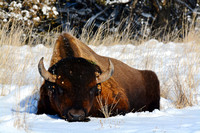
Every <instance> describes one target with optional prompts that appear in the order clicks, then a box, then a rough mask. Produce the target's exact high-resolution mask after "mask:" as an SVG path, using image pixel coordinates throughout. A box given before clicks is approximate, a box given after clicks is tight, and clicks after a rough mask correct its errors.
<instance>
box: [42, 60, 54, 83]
mask: <svg viewBox="0 0 200 133" xmlns="http://www.w3.org/2000/svg"><path fill="white" fill-rule="evenodd" d="M43 59H44V57H42V58H41V59H40V61H39V63H38V70H39V73H40V75H41V76H42V77H43V78H44V79H45V80H47V81H50V82H52V83H55V82H56V75H53V74H51V73H50V72H49V71H47V70H46V69H45V67H44V63H43Z"/></svg>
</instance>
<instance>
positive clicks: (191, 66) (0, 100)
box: [0, 40, 200, 133]
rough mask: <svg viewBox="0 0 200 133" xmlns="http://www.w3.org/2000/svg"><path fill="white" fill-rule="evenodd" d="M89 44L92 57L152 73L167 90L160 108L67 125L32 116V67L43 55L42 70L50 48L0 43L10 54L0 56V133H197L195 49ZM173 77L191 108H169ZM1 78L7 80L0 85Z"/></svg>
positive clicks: (199, 91)
mask: <svg viewBox="0 0 200 133" xmlns="http://www.w3.org/2000/svg"><path fill="white" fill-rule="evenodd" d="M89 46H90V47H91V48H92V49H93V50H94V51H95V52H97V53H98V54H100V55H104V56H109V57H113V58H116V59H119V60H121V61H123V62H124V63H127V64H128V65H130V66H131V67H134V68H137V69H150V70H153V71H155V72H156V74H157V75H158V77H159V80H160V84H161V91H162V90H164V89H165V88H166V87H168V89H169V92H168V93H169V94H168V97H167V98H164V97H162V98H161V104H160V106H161V110H154V111H153V112H138V113H128V114H127V115H125V116H121V115H118V116H115V117H110V118H90V119H91V120H90V121H89V122H73V123H69V122H67V121H64V120H62V119H60V118H58V117H57V116H50V115H45V114H43V115H36V114H35V113H36V111H37V101H38V99H39V91H38V89H39V87H40V85H41V84H42V82H43V80H42V78H41V77H40V75H39V73H38V70H37V63H38V61H39V60H40V58H41V57H44V65H45V67H46V68H48V64H49V62H50V59H51V55H52V51H53V50H52V48H47V47H45V46H43V45H42V44H39V45H36V46H35V47H30V46H27V45H26V46H8V45H2V46H0V51H10V54H9V55H2V56H0V59H2V60H3V59H4V60H6V62H5V63H7V64H6V67H3V66H4V65H5V64H3V63H2V64H0V94H1V96H0V132H6V133H13V132H16V133H17V132H19V133H22V132H34V133H42V132H50V133H54V132H60V133H62V132H63V133H64V132H70V133H73V132H82V133H86V132H87V133H88V132H107V133H118V132H119V133H121V132H123V133H134V132H135V133H138V132H141V133H146V132H159V133H160V132H162V133H163V132H166V133H173V132H174V133H179V132H180V133H190V132H192V133H200V106H199V105H200V104H199V103H200V63H199V62H200V58H199V57H200V52H199V50H200V45H197V44H196V42H190V43H172V42H170V43H167V44H164V43H162V42H159V41H157V40H150V41H148V42H145V43H143V44H141V45H139V46H134V45H132V44H128V45H113V46H104V45H100V46H94V45H89ZM25 62H26V63H25ZM7 68H9V69H7ZM12 69H14V71H16V72H14V73H13V71H12ZM177 75H178V76H179V80H180V83H181V85H182V87H183V89H184V91H185V93H186V94H187V95H189V94H190V93H192V94H193V95H192V96H193V98H192V100H191V101H192V104H193V106H191V107H185V108H183V109H177V108H176V106H175V100H176V96H175V93H174V92H175V88H176V82H175V81H176V76H177ZM4 79H11V80H9V81H7V80H6V81H7V82H8V83H7V82H6V83H4V82H3V80H4Z"/></svg>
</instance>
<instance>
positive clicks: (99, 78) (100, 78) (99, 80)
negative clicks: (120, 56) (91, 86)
mask: <svg viewBox="0 0 200 133" xmlns="http://www.w3.org/2000/svg"><path fill="white" fill-rule="evenodd" d="M108 61H109V67H108V69H107V70H106V71H105V72H103V73H102V74H101V75H98V74H96V77H97V78H96V81H97V84H99V83H102V82H104V81H106V80H108V79H109V78H110V77H111V76H112V74H113V72H114V65H113V63H112V62H111V60H110V59H108Z"/></svg>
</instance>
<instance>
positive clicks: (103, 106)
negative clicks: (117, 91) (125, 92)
mask: <svg viewBox="0 0 200 133" xmlns="http://www.w3.org/2000/svg"><path fill="white" fill-rule="evenodd" d="M108 97H109V96H107V98H106V99H103V96H102V95H99V96H97V97H96V100H97V102H98V104H99V107H100V109H99V111H100V112H101V113H103V115H104V117H105V118H108V117H110V116H111V115H112V112H113V110H114V109H115V107H116V106H117V104H118V102H119V101H120V99H118V100H117V101H116V98H117V95H116V96H115V98H114V100H113V102H112V104H111V105H109V104H108Z"/></svg>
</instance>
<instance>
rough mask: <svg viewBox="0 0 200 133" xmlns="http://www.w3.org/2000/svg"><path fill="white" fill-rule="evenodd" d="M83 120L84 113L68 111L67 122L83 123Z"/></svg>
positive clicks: (81, 111) (73, 110)
mask: <svg viewBox="0 0 200 133" xmlns="http://www.w3.org/2000/svg"><path fill="white" fill-rule="evenodd" d="M84 119H85V112H84V111H83V110H75V109H71V110H69V111H68V120H69V121H83V120H84Z"/></svg>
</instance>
